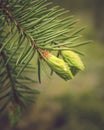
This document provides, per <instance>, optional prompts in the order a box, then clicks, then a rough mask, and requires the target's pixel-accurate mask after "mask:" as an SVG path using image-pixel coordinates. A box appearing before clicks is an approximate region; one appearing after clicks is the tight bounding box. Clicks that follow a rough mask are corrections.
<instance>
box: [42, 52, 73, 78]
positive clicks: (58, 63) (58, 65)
mask: <svg viewBox="0 0 104 130" xmlns="http://www.w3.org/2000/svg"><path fill="white" fill-rule="evenodd" d="M42 54H43V58H44V60H45V61H46V62H47V64H48V65H49V67H50V68H51V69H52V70H53V71H54V72H55V73H56V74H57V75H59V76H60V77H61V78H63V79H64V80H70V79H72V78H73V75H72V73H71V70H70V68H69V67H68V64H67V63H66V62H64V61H63V60H62V59H60V58H58V57H56V56H54V55H52V54H51V53H49V52H48V51H44V52H43V53H42Z"/></svg>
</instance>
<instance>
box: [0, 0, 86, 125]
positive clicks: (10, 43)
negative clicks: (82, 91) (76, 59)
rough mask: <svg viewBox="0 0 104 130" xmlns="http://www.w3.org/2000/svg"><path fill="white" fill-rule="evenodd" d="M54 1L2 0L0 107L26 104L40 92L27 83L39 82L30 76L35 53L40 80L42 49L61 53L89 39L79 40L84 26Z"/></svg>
mask: <svg viewBox="0 0 104 130" xmlns="http://www.w3.org/2000/svg"><path fill="white" fill-rule="evenodd" d="M51 4H52V3H51V2H47V0H25V1H23V0H0V102H1V105H0V111H2V110H4V109H5V108H6V107H8V106H9V104H10V103H12V105H14V106H17V105H19V106H22V107H25V105H26V104H30V102H33V101H34V98H35V96H36V94H38V93H39V91H38V90H37V89H36V88H35V87H34V88H31V87H29V85H28V83H36V81H35V80H33V79H32V78H31V77H30V74H31V73H34V72H35V68H34V67H32V65H31V60H32V59H33V58H34V55H37V59H38V60H37V64H38V78H39V82H41V75H40V74H41V72H40V68H41V66H40V65H41V64H40V62H41V59H44V58H43V55H42V51H43V50H47V51H51V52H53V51H57V52H58V53H59V52H60V50H69V49H71V50H73V48H74V47H79V46H81V45H85V44H86V43H88V42H83V43H78V42H77V41H76V40H78V39H79V38H80V36H79V32H80V31H82V30H83V28H81V29H78V30H75V28H74V25H75V23H77V20H74V18H73V17H72V16H69V15H67V16H65V17H64V18H63V15H66V14H67V13H68V11H66V10H65V9H63V8H60V7H59V6H55V7H52V6H51ZM63 46H64V48H63ZM74 51H75V49H74ZM76 52H77V51H76ZM53 68H54V67H53ZM51 69H52V67H51ZM53 71H54V69H53ZM59 71H61V70H59ZM57 73H58V74H59V72H57ZM59 75H60V74H59ZM61 77H62V78H63V76H61ZM14 113H15V112H14ZM12 115H13V114H12ZM14 115H15V114H14ZM14 124H15V123H14Z"/></svg>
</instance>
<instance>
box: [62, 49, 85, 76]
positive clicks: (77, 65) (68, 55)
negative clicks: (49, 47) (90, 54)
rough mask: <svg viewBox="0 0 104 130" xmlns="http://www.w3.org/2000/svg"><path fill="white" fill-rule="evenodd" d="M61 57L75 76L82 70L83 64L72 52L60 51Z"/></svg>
mask: <svg viewBox="0 0 104 130" xmlns="http://www.w3.org/2000/svg"><path fill="white" fill-rule="evenodd" d="M61 54H62V57H63V59H64V61H65V62H67V63H68V65H69V66H70V67H71V70H72V71H73V73H74V74H76V73H77V72H78V71H79V70H82V71H83V70H84V69H85V67H84V64H83V63H82V61H81V59H80V57H79V55H78V54H77V53H75V52H73V51H62V52H61Z"/></svg>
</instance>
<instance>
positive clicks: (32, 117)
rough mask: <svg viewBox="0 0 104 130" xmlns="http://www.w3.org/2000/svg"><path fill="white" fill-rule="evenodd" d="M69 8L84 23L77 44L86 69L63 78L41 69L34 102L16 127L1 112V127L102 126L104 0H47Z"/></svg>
mask: <svg viewBox="0 0 104 130" xmlns="http://www.w3.org/2000/svg"><path fill="white" fill-rule="evenodd" d="M50 1H53V2H54V3H55V4H59V5H60V6H62V7H64V8H66V9H68V10H70V14H72V15H74V16H75V18H76V19H80V21H79V23H78V24H77V27H82V26H86V29H85V31H83V33H82V34H83V36H84V37H83V39H84V40H92V43H91V44H89V45H86V46H83V47H81V48H80V50H81V51H82V52H84V54H85V56H84V57H82V60H83V62H84V63H85V66H86V70H85V71H84V72H80V73H79V74H78V75H77V76H76V77H75V79H74V80H71V81H68V82H65V81H63V80H62V79H61V78H59V77H58V76H57V75H55V74H54V75H53V76H52V77H49V78H48V77H47V75H46V74H45V73H44V72H43V76H42V84H36V85H37V86H38V88H39V89H40V91H41V94H40V95H39V96H38V97H37V101H36V104H35V105H33V106H32V107H30V108H29V110H26V111H25V112H24V113H23V116H22V118H21V120H20V122H19V124H18V125H17V127H16V128H11V126H10V124H9V122H8V118H7V115H6V114H3V115H2V116H0V129H1V130H12V129H13V130H104V0H50Z"/></svg>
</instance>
